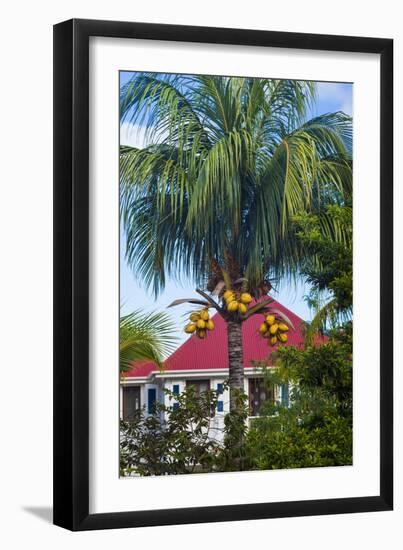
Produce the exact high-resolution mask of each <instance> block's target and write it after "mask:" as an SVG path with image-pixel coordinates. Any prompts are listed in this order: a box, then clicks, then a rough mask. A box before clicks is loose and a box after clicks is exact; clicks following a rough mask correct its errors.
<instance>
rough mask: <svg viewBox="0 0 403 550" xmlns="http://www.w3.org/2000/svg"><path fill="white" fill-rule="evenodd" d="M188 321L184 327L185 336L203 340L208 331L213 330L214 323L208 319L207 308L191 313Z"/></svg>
mask: <svg viewBox="0 0 403 550" xmlns="http://www.w3.org/2000/svg"><path fill="white" fill-rule="evenodd" d="M189 321H190V323H188V324H187V325H186V326H185V332H186V334H194V333H195V334H196V336H197V337H198V338H201V339H203V338H205V337H206V334H207V331H208V330H214V321H213V320H212V319H211V318H210V314H209V311H208V309H207V308H205V309H201V310H200V311H193V312H192V313H191V314H190V315H189Z"/></svg>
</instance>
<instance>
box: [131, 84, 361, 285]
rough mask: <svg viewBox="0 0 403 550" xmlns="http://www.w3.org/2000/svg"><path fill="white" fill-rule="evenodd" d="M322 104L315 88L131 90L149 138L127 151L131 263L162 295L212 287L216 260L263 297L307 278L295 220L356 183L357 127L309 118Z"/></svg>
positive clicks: (330, 117)
mask: <svg viewBox="0 0 403 550" xmlns="http://www.w3.org/2000/svg"><path fill="white" fill-rule="evenodd" d="M314 98H315V85H314V84H313V83H311V82H303V81H294V80H274V79H273V80H270V79H259V78H258V79H252V78H228V77H216V76H205V75H198V76H186V75H161V74H149V73H138V74H136V75H135V76H134V77H133V79H132V80H131V81H129V82H128V83H127V84H126V85H125V86H124V87H123V88H122V90H121V115H122V120H125V121H129V122H131V123H133V124H140V125H145V127H146V129H147V131H146V146H145V147H144V148H143V149H137V148H133V147H128V146H123V147H122V148H121V157H120V181H121V201H120V204H121V214H122V221H123V226H124V230H125V233H126V240H127V251H126V256H127V261H128V263H129V264H130V265H131V266H132V267H133V269H134V270H135V271H136V273H138V274H139V275H140V277H141V278H142V279H143V281H144V282H145V283H146V285H147V286H151V287H152V288H153V290H154V292H155V294H158V292H159V291H160V290H161V289H162V288H163V287H164V285H165V281H166V277H167V276H179V277H181V276H183V275H184V274H185V275H187V276H190V277H193V279H194V280H195V282H196V284H197V285H199V286H201V287H205V283H206V279H208V278H209V275H210V270H211V267H212V263H213V262H217V263H218V264H219V265H220V266H221V267H222V268H223V269H226V270H227V271H229V272H231V276H232V272H234V277H235V278H237V277H241V276H244V277H247V278H248V280H249V282H250V289H251V291H253V289H254V288H258V287H260V285H261V284H262V281H264V280H265V279H268V280H272V279H273V278H278V277H281V276H283V275H292V274H294V273H295V271H296V268H297V266H298V264H299V262H300V260H301V258H302V257H303V250H302V249H301V247H300V246H299V242H298V240H297V239H296V238H295V234H294V231H293V228H292V224H291V218H292V217H293V216H294V215H297V214H299V213H300V212H301V211H309V210H310V209H311V208H312V207H314V205H315V204H317V203H318V201H324V200H325V198H326V193H325V191H324V190H327V189H329V188H330V190H331V192H332V193H333V194H334V193H337V192H338V193H342V192H343V190H344V189H345V188H348V187H349V186H350V185H351V138H352V128H351V119H350V118H349V117H348V116H346V115H345V114H343V113H340V112H339V113H333V114H326V115H322V116H319V117H316V118H314V119H312V120H306V114H307V111H308V108H309V107H310V105H311V104H312V102H313V101H314ZM327 193H328V194H330V191H327Z"/></svg>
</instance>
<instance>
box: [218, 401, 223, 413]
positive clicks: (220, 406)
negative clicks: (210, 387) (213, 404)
mask: <svg viewBox="0 0 403 550" xmlns="http://www.w3.org/2000/svg"><path fill="white" fill-rule="evenodd" d="M217 412H219V413H222V412H224V401H217Z"/></svg>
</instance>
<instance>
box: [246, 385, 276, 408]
mask: <svg viewBox="0 0 403 550" xmlns="http://www.w3.org/2000/svg"><path fill="white" fill-rule="evenodd" d="M265 401H271V402H274V388H268V387H267V385H266V383H265V382H264V380H263V378H250V379H249V414H250V415H251V416H259V413H260V408H261V406H262V405H263V403H264V402H265Z"/></svg>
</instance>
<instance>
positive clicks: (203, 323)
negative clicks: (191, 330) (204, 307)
mask: <svg viewBox="0 0 403 550" xmlns="http://www.w3.org/2000/svg"><path fill="white" fill-rule="evenodd" d="M196 326H197V328H200V329H203V328H206V321H203V319H199V320H198V321H197V323H196Z"/></svg>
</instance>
